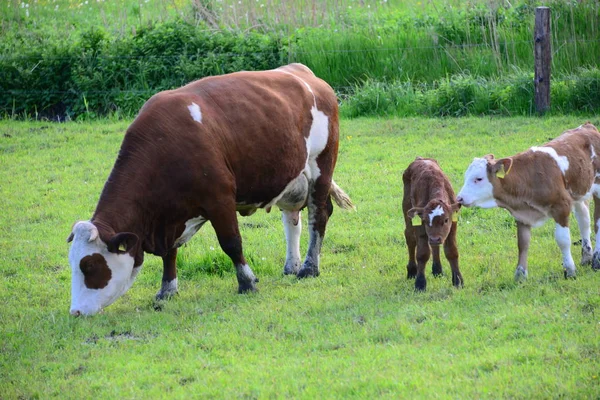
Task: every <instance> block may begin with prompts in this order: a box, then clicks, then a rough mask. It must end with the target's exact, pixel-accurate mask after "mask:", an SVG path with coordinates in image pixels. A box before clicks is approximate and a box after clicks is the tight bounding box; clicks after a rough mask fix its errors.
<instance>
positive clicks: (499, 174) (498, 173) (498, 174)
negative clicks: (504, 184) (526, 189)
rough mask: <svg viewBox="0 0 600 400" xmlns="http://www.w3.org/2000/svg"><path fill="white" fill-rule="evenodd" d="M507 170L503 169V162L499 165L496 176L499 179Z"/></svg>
mask: <svg viewBox="0 0 600 400" xmlns="http://www.w3.org/2000/svg"><path fill="white" fill-rule="evenodd" d="M507 173H508V172H507V171H505V170H504V164H502V165H500V169H499V170H498V172H496V176H497V177H498V178H500V179H504V177H505V176H506V174H507Z"/></svg>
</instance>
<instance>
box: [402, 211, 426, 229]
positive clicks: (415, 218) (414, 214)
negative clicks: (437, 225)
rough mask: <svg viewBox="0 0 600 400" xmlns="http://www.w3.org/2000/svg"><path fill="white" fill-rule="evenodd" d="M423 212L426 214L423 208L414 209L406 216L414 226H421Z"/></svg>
mask: <svg viewBox="0 0 600 400" xmlns="http://www.w3.org/2000/svg"><path fill="white" fill-rule="evenodd" d="M423 212H425V209H424V208H423V207H413V208H411V209H410V210H408V212H407V213H406V215H407V216H408V218H410V220H411V224H412V226H419V225H422V224H423V222H422V221H421V218H423Z"/></svg>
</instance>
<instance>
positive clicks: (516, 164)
mask: <svg viewBox="0 0 600 400" xmlns="http://www.w3.org/2000/svg"><path fill="white" fill-rule="evenodd" d="M597 154H600V133H599V132H598V129H596V127H595V126H594V125H592V124H589V123H587V124H585V125H582V126H580V127H578V128H575V129H571V130H568V131H566V132H564V133H563V134H562V135H560V136H559V137H557V138H556V139H554V140H552V141H551V142H549V143H546V144H545V145H543V146H541V147H532V148H530V149H529V150H527V151H524V152H522V153H519V154H516V155H514V156H512V157H508V158H502V159H499V160H497V159H495V158H494V156H493V155H487V156H485V157H484V158H476V159H474V160H473V162H472V163H471V165H470V166H469V168H468V169H467V171H466V172H465V183H464V186H463V188H462V189H461V191H460V193H459V194H458V201H459V202H460V203H462V204H463V205H464V206H466V207H473V206H475V207H482V208H491V207H502V208H505V209H507V210H508V211H509V212H510V213H511V214H512V216H513V217H514V218H515V220H516V222H517V237H518V245H519V260H518V264H517V269H516V272H515V279H517V280H519V279H524V278H526V277H527V251H528V249H529V241H530V237H531V233H530V231H531V227H532V226H533V227H535V226H540V225H542V224H543V223H544V222H545V221H546V220H547V219H549V218H552V219H554V221H555V223H556V229H555V239H556V243H557V244H558V247H559V248H560V251H561V252H562V264H563V268H564V275H565V277H574V276H575V270H576V269H575V262H574V261H573V257H572V256H571V235H570V231H569V215H570V213H571V210H573V211H574V213H575V217H576V219H577V223H578V225H579V231H580V233H581V238H582V256H581V264H582V265H584V264H589V263H590V262H592V258H593V264H592V266H593V268H594V269H600V236H599V235H598V228H599V225H600V160H599V159H598V157H597ZM592 196H593V198H594V204H595V207H594V227H595V230H596V250H595V251H594V254H593V257H592V245H591V240H590V214H589V209H588V200H589V198H590V197H592Z"/></svg>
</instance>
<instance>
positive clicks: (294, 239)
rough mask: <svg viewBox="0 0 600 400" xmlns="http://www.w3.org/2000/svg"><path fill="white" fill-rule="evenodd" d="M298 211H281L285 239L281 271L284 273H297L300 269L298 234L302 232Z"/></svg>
mask: <svg viewBox="0 0 600 400" xmlns="http://www.w3.org/2000/svg"><path fill="white" fill-rule="evenodd" d="M301 215H302V214H300V211H285V210H283V211H282V213H281V219H282V221H283V228H284V230H285V240H286V242H287V254H286V257H285V265H284V267H283V273H284V274H285V275H290V274H293V275H297V274H298V271H299V270H300V263H301V262H302V261H301V260H300V234H301V233H302V219H301Z"/></svg>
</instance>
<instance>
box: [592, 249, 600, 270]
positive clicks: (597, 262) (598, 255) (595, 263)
mask: <svg viewBox="0 0 600 400" xmlns="http://www.w3.org/2000/svg"><path fill="white" fill-rule="evenodd" d="M592 269H593V270H594V271H600V251H597V252H595V253H594V257H593V258H592Z"/></svg>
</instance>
